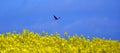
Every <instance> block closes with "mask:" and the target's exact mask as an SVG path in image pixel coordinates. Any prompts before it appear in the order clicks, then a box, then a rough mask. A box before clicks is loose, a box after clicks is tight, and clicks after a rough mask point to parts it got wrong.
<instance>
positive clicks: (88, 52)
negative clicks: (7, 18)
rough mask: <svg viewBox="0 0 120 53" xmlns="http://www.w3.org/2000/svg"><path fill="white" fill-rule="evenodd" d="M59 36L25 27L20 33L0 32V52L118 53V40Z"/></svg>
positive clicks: (119, 51)
mask: <svg viewBox="0 0 120 53" xmlns="http://www.w3.org/2000/svg"><path fill="white" fill-rule="evenodd" d="M64 34H65V37H68V38H61V37H60V34H59V33H56V34H50V35H48V33H45V32H42V33H41V34H39V33H34V32H31V31H28V30H26V29H24V30H23V32H22V33H16V31H14V32H13V33H10V32H7V33H6V34H0V53H120V42H119V41H118V40H111V39H103V38H97V37H93V38H92V39H91V40H90V37H87V38H85V37H84V36H83V35H81V36H78V35H77V34H75V35H73V36H68V34H67V32H65V33H64Z"/></svg>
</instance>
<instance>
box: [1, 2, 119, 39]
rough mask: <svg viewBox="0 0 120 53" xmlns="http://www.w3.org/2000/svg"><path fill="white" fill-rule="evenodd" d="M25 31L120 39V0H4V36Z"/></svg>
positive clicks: (2, 28) (2, 16)
mask: <svg viewBox="0 0 120 53" xmlns="http://www.w3.org/2000/svg"><path fill="white" fill-rule="evenodd" d="M53 15H56V16H58V17H61V19H59V20H57V21H55V20H53V19H54V18H53ZM24 28H27V29H29V30H31V31H35V32H41V31H43V30H44V31H46V32H49V33H55V32H59V33H60V34H63V32H65V31H66V32H68V33H69V35H73V34H78V35H80V34H84V35H85V36H88V35H89V36H95V37H105V38H112V39H115V40H120V0H50V1H49V0H0V33H4V32H8V31H10V32H12V31H13V30H17V31H18V32H20V31H22V30H23V29H24Z"/></svg>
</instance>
